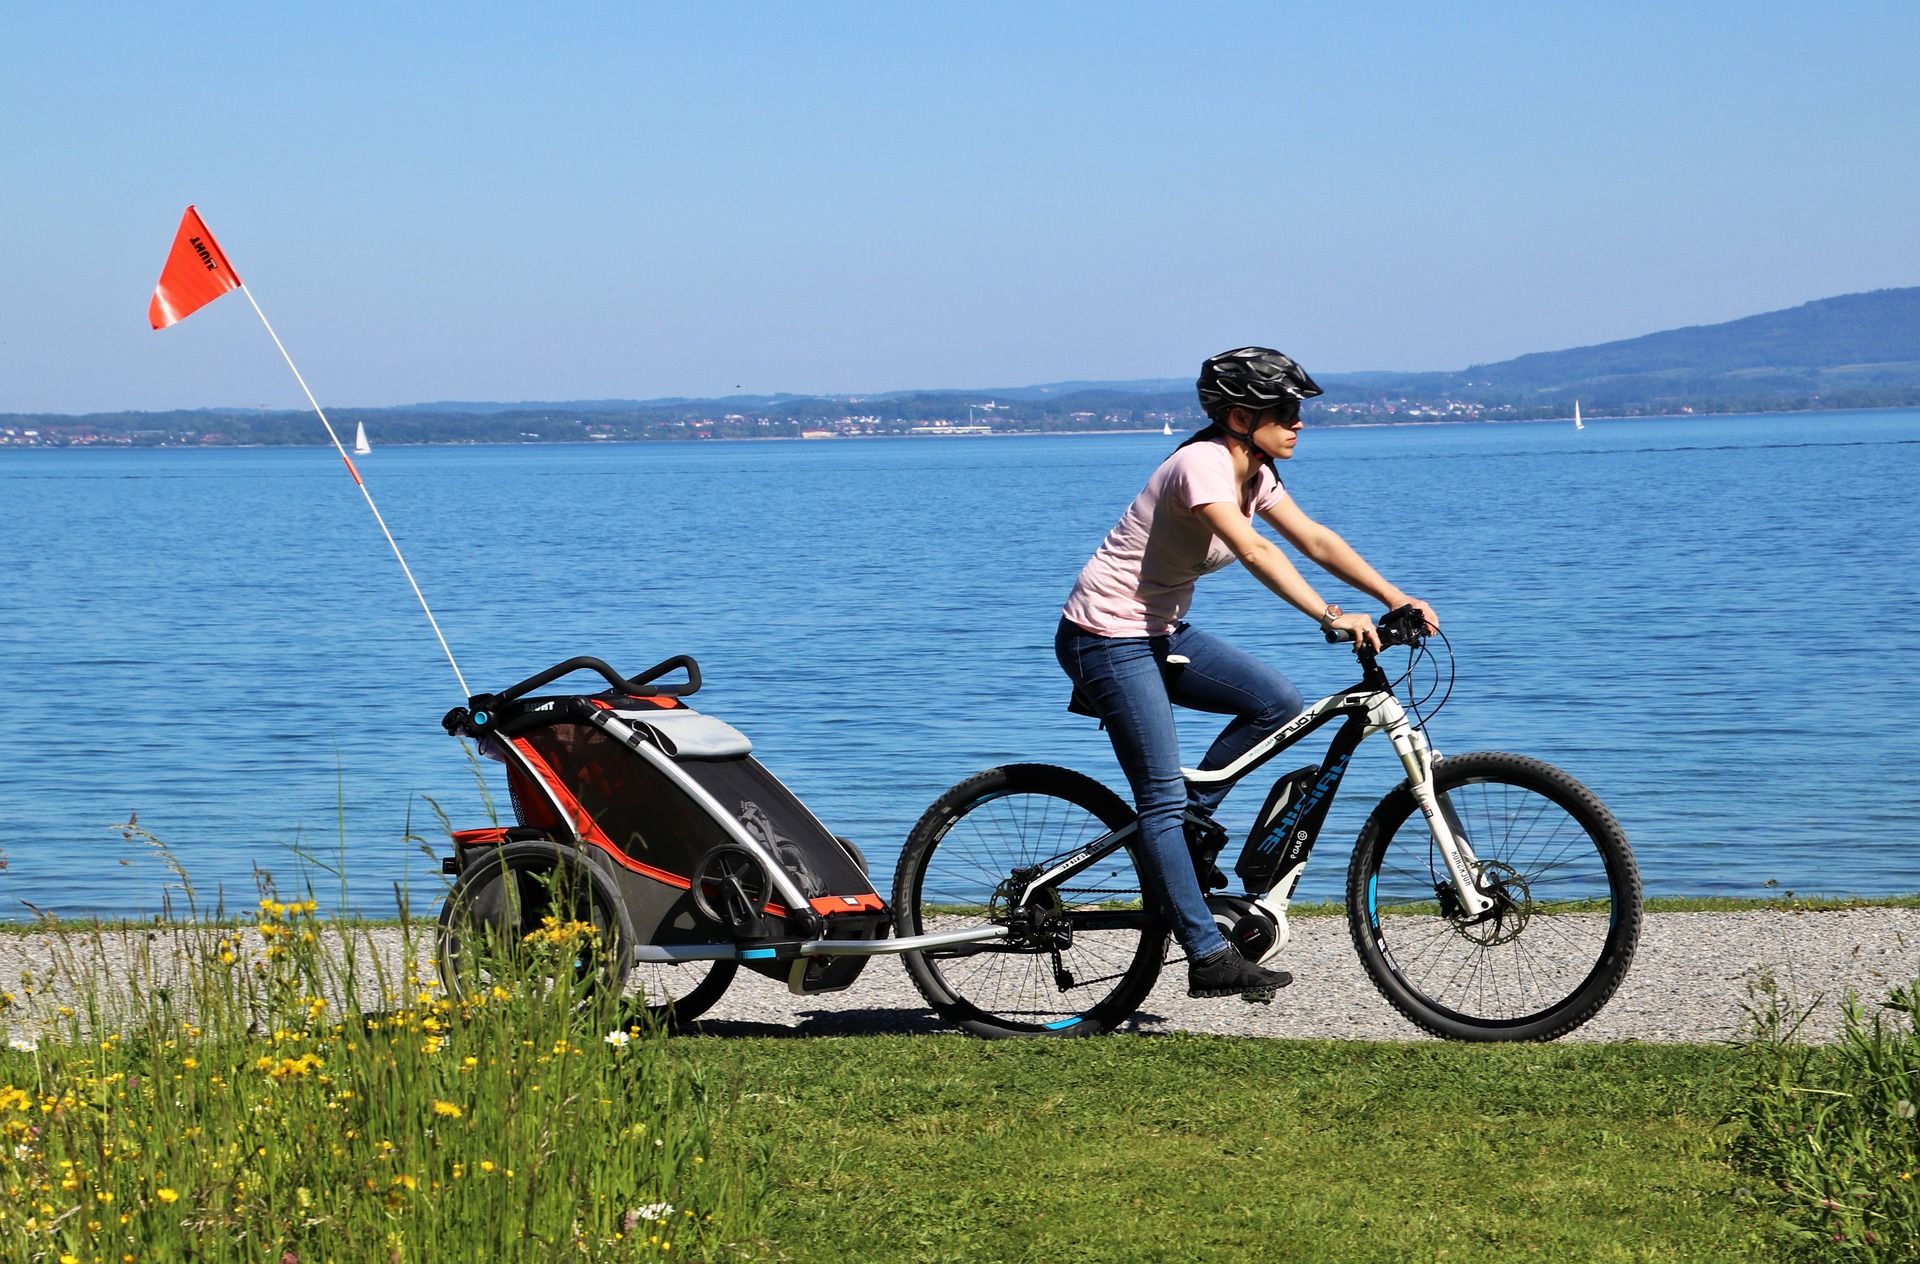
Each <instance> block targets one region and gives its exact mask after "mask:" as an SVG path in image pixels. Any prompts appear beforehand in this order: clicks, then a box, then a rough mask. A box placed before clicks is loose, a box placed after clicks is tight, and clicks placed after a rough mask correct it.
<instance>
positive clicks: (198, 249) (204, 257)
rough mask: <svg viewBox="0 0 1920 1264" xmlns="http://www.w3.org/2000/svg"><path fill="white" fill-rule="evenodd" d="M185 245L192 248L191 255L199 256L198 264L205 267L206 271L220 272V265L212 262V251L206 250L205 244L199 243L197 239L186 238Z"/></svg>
mask: <svg viewBox="0 0 1920 1264" xmlns="http://www.w3.org/2000/svg"><path fill="white" fill-rule="evenodd" d="M187 244H188V245H189V246H192V247H193V253H195V254H197V255H199V256H200V262H201V263H204V264H206V265H207V271H209V272H218V271H219V270H220V265H219V264H217V263H215V262H214V261H213V251H211V250H208V249H207V246H206V243H205V242H203V241H201V240H200V239H199V238H198V237H189V238H187Z"/></svg>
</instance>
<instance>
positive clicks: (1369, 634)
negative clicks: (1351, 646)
mask: <svg viewBox="0 0 1920 1264" xmlns="http://www.w3.org/2000/svg"><path fill="white" fill-rule="evenodd" d="M1326 629H1327V635H1328V637H1330V638H1331V637H1333V636H1336V635H1338V634H1340V633H1345V634H1346V635H1345V636H1342V637H1340V639H1341V640H1347V639H1351V640H1353V641H1354V642H1356V643H1357V644H1358V645H1363V646H1365V647H1366V648H1368V649H1370V650H1372V651H1373V652H1374V653H1376V654H1377V653H1379V652H1380V629H1379V628H1376V627H1374V626H1373V620H1372V619H1369V618H1368V617H1367V616H1366V615H1364V614H1343V615H1341V616H1340V617H1339V618H1337V619H1334V620H1333V621H1332V622H1331V623H1329V624H1327V625H1326Z"/></svg>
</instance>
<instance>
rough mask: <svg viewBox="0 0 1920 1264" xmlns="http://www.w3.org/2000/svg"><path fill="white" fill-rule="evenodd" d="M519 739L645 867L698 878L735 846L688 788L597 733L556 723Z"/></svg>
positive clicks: (586, 726)
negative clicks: (706, 859)
mask: <svg viewBox="0 0 1920 1264" xmlns="http://www.w3.org/2000/svg"><path fill="white" fill-rule="evenodd" d="M520 736H521V737H522V738H523V739H524V740H525V741H526V742H527V743H528V744H530V745H531V746H532V747H533V748H534V750H536V751H538V752H539V754H540V757H541V758H542V759H544V760H546V761H547V763H548V764H549V765H551V766H552V768H553V770H554V772H555V773H557V774H559V776H560V779H561V780H562V781H564V782H565V783H566V786H567V788H568V789H569V790H570V791H572V792H573V796H574V798H576V799H578V800H579V801H580V806H581V807H582V808H584V809H586V812H587V814H588V815H589V816H591V817H592V818H593V820H594V822H595V823H596V824H598V825H599V826H600V829H601V831H602V832H603V833H605V834H606V836H607V837H608V838H609V839H611V840H612V841H613V845H614V846H616V847H618V848H620V849H621V850H622V851H624V852H625V853H626V854H627V855H629V856H631V857H632V858H633V859H635V860H637V861H640V862H641V863H642V864H648V865H652V866H653V867H655V868H656V869H664V870H666V871H667V872H668V873H672V874H675V875H677V876H679V877H683V878H686V877H691V875H692V873H693V868H694V866H695V865H696V864H697V863H699V860H700V857H701V856H703V855H705V854H706V853H707V850H708V849H709V848H711V847H713V846H715V845H716V844H719V843H723V842H726V841H728V840H727V836H726V834H725V833H724V832H723V831H722V830H721V828H720V826H718V825H717V824H715V823H714V821H713V819H712V818H711V817H709V816H708V815H707V814H706V812H704V811H702V810H701V808H700V807H699V805H698V804H696V803H694V801H693V800H692V799H690V798H688V797H687V794H686V792H685V791H683V790H681V789H680V787H678V786H676V785H674V784H673V783H672V782H671V781H669V780H668V779H667V777H666V776H665V774H663V773H661V772H660V771H659V770H658V769H656V768H655V767H654V766H653V765H651V764H649V763H648V762H647V761H646V760H645V759H644V758H642V757H641V756H639V755H637V754H635V753H634V752H633V751H631V750H629V749H627V748H626V747H625V746H623V745H622V744H621V743H619V742H616V741H614V740H613V739H612V738H610V737H608V736H607V735H606V734H605V733H603V732H602V731H601V730H599V729H598V728H595V727H594V726H592V725H589V724H555V725H552V726H550V727H548V728H543V729H536V730H533V731H532V732H528V733H522V734H520ZM529 797H531V796H529ZM517 798H518V796H516V799H517Z"/></svg>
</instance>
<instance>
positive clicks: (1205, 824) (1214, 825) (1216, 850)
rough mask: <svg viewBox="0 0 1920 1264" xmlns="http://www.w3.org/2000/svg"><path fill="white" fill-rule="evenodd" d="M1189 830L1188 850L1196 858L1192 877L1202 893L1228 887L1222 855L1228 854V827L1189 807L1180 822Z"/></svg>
mask: <svg viewBox="0 0 1920 1264" xmlns="http://www.w3.org/2000/svg"><path fill="white" fill-rule="evenodd" d="M1181 824H1182V826H1183V827H1184V829H1185V830H1186V835H1187V850H1188V851H1189V852H1191V853H1192V854H1193V876H1194V877H1196V878H1198V879H1199V880H1200V889H1201V890H1202V891H1218V890H1219V889H1220V888H1222V887H1224V886H1226V885H1227V875H1226V874H1224V873H1221V872H1220V864H1219V857H1220V853H1221V852H1222V851H1224V850H1226V846H1227V829H1226V826H1224V825H1222V824H1220V822H1218V821H1216V820H1214V819H1213V817H1212V816H1211V815H1210V814H1208V813H1206V812H1203V811H1201V810H1200V809H1199V808H1195V807H1190V808H1188V809H1187V812H1186V816H1185V817H1184V818H1183V819H1182V821H1181Z"/></svg>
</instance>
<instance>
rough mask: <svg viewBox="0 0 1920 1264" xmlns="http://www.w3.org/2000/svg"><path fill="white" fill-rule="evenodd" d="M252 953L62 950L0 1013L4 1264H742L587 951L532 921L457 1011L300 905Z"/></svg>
mask: <svg viewBox="0 0 1920 1264" xmlns="http://www.w3.org/2000/svg"><path fill="white" fill-rule="evenodd" d="M249 927H250V928H249V929H248V930H247V931H245V932H242V931H239V930H236V929H232V928H227V927H221V926H216V925H209V924H200V923H190V924H187V925H184V926H183V925H179V924H175V925H174V926H172V927H170V928H169V932H168V934H167V935H165V936H153V937H151V940H157V941H160V945H161V946H160V947H159V948H158V949H155V948H153V947H152V946H151V943H150V937H148V936H145V935H136V936H131V937H129V938H131V939H132V941H133V943H134V945H135V946H136V947H135V953H136V955H135V956H134V958H133V959H132V960H131V961H127V962H124V963H123V964H122V965H120V966H119V967H118V968H115V969H114V970H113V971H112V972H111V973H109V972H108V970H107V967H106V966H105V965H104V964H103V963H104V962H105V961H108V960H111V956H110V954H109V953H108V952H106V951H105V949H106V948H107V947H108V945H107V943H106V941H105V938H104V935H97V936H73V937H66V938H63V939H59V940H56V941H55V951H56V955H57V956H58V957H59V958H60V961H59V963H58V964H57V965H56V966H55V967H54V968H53V970H51V971H48V972H44V974H43V976H30V977H29V978H28V979H27V980H26V981H25V982H24V983H23V986H22V988H21V990H20V992H19V993H18V994H10V993H0V1036H3V1037H4V1038H5V1047H4V1048H0V1261H22V1262H23V1264H24V1262H27V1261H32V1262H35V1264H42V1262H44V1264H53V1262H54V1261H59V1262H61V1264H65V1262H67V1261H75V1262H76V1264H77V1262H80V1261H107V1262H109V1264H110V1262H112V1261H123V1262H124V1261H126V1260H184V1259H193V1260H200V1261H227V1260H234V1261H239V1260H269V1261H272V1260H283V1259H287V1258H291V1259H294V1260H299V1261H305V1262H306V1264H317V1262H319V1261H326V1260H338V1261H342V1262H347V1261H380V1262H381V1264H404V1262H405V1261H415V1260H419V1261H439V1260H478V1259H486V1260H498V1261H509V1260H528V1261H534V1260H538V1261H546V1260H551V1259H554V1258H557V1257H560V1256H562V1255H564V1256H566V1257H568V1258H580V1259H593V1260H634V1259H655V1260H658V1259H663V1258H683V1259H684V1258H692V1259H729V1260H731V1259H739V1258H745V1257H754V1258H757V1257H759V1256H760V1255H761V1254H763V1250H762V1242H761V1223H762V1210H761V1208H762V1206H763V1205H764V1203H763V1200H762V1199H761V1198H760V1197H759V1196H758V1193H759V1191H758V1188H757V1178H756V1177H755V1176H754V1170H755V1169H754V1166H753V1162H752V1156H751V1155H746V1154H740V1153H739V1152H733V1153H735V1154H737V1155H738V1157H737V1158H735V1159H731V1160H730V1159H724V1158H717V1157H714V1144H713V1137H712V1134H711V1130H710V1119H711V1115H712V1111H713V1105H714V1097H715V1095H716V1093H717V1092H720V1091H722V1090H721V1089H719V1088H716V1086H715V1085H714V1084H713V1083H712V1082H711V1081H710V1079H709V1078H708V1077H707V1076H705V1075H704V1074H703V1073H701V1072H699V1071H698V1070H697V1069H695V1068H692V1067H690V1066H688V1065H687V1064H686V1062H685V1061H684V1060H682V1059H680V1058H677V1057H676V1056H674V1055H673V1053H672V1050H671V1046H670V1045H669V1043H668V1042H667V1041H666V1040H665V1039H664V1038H663V1037H661V1036H660V1035H659V1034H658V1033H657V1032H650V1031H647V1030H645V1029H642V1028H638V1027H633V1026H631V1025H630V1020H629V1015H630V1012H631V1011H630V1010H629V1009H627V1008H624V1007H623V1005H622V1001H621V998H619V997H618V996H609V995H607V994H606V993H605V992H598V993H594V994H592V995H586V994H585V992H584V989H582V988H580V987H579V986H577V985H576V984H575V983H574V981H573V968H572V963H573V962H574V960H575V959H576V957H577V955H578V953H579V951H580V948H579V944H580V942H581V941H582V940H583V939H584V938H588V937H591V935H592V933H593V932H592V928H591V927H589V926H586V925H584V924H582V923H574V922H566V923H563V922H561V921H559V920H558V919H557V918H556V919H551V920H549V921H548V922H547V923H546V924H545V925H544V926H543V927H542V928H541V929H540V930H538V931H535V932H533V933H532V934H530V935H528V936H526V937H525V939H524V940H521V941H516V943H515V944H514V945H513V948H512V952H511V953H510V955H508V956H506V957H502V958H496V959H494V960H493V966H494V973H493V976H492V978H491V979H490V981H489V985H488V986H484V987H477V988H476V989H475V990H473V991H471V992H469V993H467V994H466V996H465V997H464V998H461V999H456V998H453V997H449V996H448V995H447V994H445V993H444V992H443V991H441V990H440V988H439V986H438V984H437V983H436V982H435V981H434V980H432V979H427V978H421V977H419V976H418V975H416V974H414V973H413V972H412V971H411V970H410V969H405V968H400V969H397V970H396V969H394V968H391V967H387V966H384V965H383V964H382V962H381V960H380V958H379V956H378V954H376V953H374V952H373V951H372V949H371V947H370V946H369V945H367V944H365V943H360V944H358V945H357V947H356V943H355V940H354V937H353V936H351V935H346V936H340V935H337V934H334V933H323V932H322V931H321V930H320V929H319V928H317V927H316V925H315V923H314V922H313V920H312V906H311V905H310V904H306V903H302V904H297V905H291V906H289V905H286V904H281V903H279V902H277V901H274V900H272V899H268V900H264V901H262V902H261V905H260V909H259V913H258V916H257V918H256V919H254V920H253V921H252V922H251V923H250V924H249ZM431 933H432V927H431V924H427V925H421V924H419V923H414V924H413V925H412V926H410V927H405V928H403V934H405V935H409V936H421V935H430V934H431ZM343 942H344V945H345V953H346V955H344V956H343V954H342V951H341V945H342V943H343ZM416 942H417V941H416ZM114 947H115V948H121V947H124V944H116V945H114ZM181 951H184V953H185V957H184V961H185V967H184V969H182V968H180V967H179V961H180V960H181V959H179V958H176V957H175V956H174V955H173V954H175V953H177V952H181ZM356 952H357V955H358V957H359V961H360V968H359V969H356V968H355V962H354V954H355V953H356ZM413 958H414V954H413V953H412V952H411V951H406V950H403V952H402V953H401V960H403V961H405V960H412V959H413ZM45 975H50V976H51V977H44V976H45Z"/></svg>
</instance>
